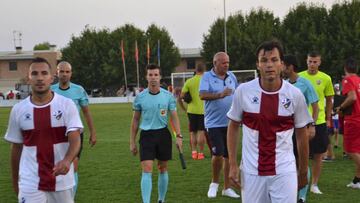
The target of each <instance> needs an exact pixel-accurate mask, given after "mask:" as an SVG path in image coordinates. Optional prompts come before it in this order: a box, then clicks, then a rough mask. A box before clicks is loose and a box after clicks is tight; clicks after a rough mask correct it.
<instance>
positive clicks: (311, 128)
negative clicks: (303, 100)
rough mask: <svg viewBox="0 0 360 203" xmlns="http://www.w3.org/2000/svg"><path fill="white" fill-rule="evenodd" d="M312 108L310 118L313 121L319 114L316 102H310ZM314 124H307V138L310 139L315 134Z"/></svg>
mask: <svg viewBox="0 0 360 203" xmlns="http://www.w3.org/2000/svg"><path fill="white" fill-rule="evenodd" d="M311 108H312V118H313V121H314V123H315V122H316V120H317V118H318V115H319V104H318V102H314V103H311ZM315 133H316V131H315V125H309V137H308V138H309V140H311V139H312V138H313V137H314V136H315Z"/></svg>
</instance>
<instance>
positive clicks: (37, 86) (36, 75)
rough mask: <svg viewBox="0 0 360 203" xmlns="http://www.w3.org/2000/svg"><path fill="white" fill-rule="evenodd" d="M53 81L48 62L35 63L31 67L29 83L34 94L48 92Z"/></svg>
mask: <svg viewBox="0 0 360 203" xmlns="http://www.w3.org/2000/svg"><path fill="white" fill-rule="evenodd" d="M52 82H53V77H52V74H51V73H50V68H49V66H48V64H47V63H33V64H32V65H31V66H30V69H29V83H30V85H31V89H32V92H33V93H34V94H46V93H47V92H48V91H50V85H51V83H52Z"/></svg>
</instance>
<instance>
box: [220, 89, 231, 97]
mask: <svg viewBox="0 0 360 203" xmlns="http://www.w3.org/2000/svg"><path fill="white" fill-rule="evenodd" d="M232 91H233V90H232V89H230V88H228V87H226V88H225V89H224V91H223V92H222V93H221V96H222V98H224V97H226V96H230V95H231V94H232Z"/></svg>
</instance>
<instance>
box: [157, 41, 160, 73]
mask: <svg viewBox="0 0 360 203" xmlns="http://www.w3.org/2000/svg"><path fill="white" fill-rule="evenodd" d="M157 57H158V65H159V67H160V40H158V50H157Z"/></svg>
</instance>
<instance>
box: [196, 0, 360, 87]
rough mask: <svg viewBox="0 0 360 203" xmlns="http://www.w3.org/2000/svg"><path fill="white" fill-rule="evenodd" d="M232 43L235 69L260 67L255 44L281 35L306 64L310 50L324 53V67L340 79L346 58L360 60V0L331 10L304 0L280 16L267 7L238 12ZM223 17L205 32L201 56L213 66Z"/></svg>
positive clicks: (230, 22) (232, 21)
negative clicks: (246, 12) (257, 64)
mask: <svg viewBox="0 0 360 203" xmlns="http://www.w3.org/2000/svg"><path fill="white" fill-rule="evenodd" d="M226 26H227V30H228V31H227V44H228V45H227V46H228V49H227V50H228V54H229V56H230V65H231V68H232V69H234V70H236V69H241V70H244V69H255V68H256V64H255V62H256V56H255V50H256V47H257V46H258V45H259V44H260V43H261V42H262V41H264V40H269V39H272V38H276V39H278V40H280V41H281V42H282V43H283V45H284V48H285V52H286V53H291V54H294V55H296V56H297V58H298V61H299V65H300V67H301V68H302V69H305V68H306V55H307V53H309V52H310V51H317V52H319V53H321V55H322V65H321V70H322V71H324V72H326V73H328V74H330V75H331V76H332V77H333V79H334V80H339V79H340V77H341V75H342V74H343V62H344V60H345V59H346V58H347V57H349V56H353V57H355V58H357V59H358V60H359V59H360V1H358V0H353V1H343V2H340V3H337V4H334V5H332V7H331V8H330V9H329V10H327V9H326V7H324V6H323V5H320V4H307V3H300V4H298V5H297V6H296V7H294V8H292V9H290V11H289V12H288V13H287V14H286V15H285V17H284V18H283V19H282V20H281V19H280V18H278V17H275V16H274V14H273V13H272V12H270V11H268V10H266V9H264V8H259V9H256V10H252V11H250V12H249V13H248V14H243V13H241V12H238V13H236V14H233V15H231V16H229V17H228V18H227V19H226ZM223 29H224V19H223V18H218V19H217V20H216V21H215V22H214V23H213V24H212V25H211V27H210V29H209V33H208V34H205V35H204V39H203V42H202V46H203V51H202V56H203V57H204V58H205V60H206V63H207V65H208V67H211V63H212V57H213V54H214V53H216V52H217V51H219V50H224V35H223Z"/></svg>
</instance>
